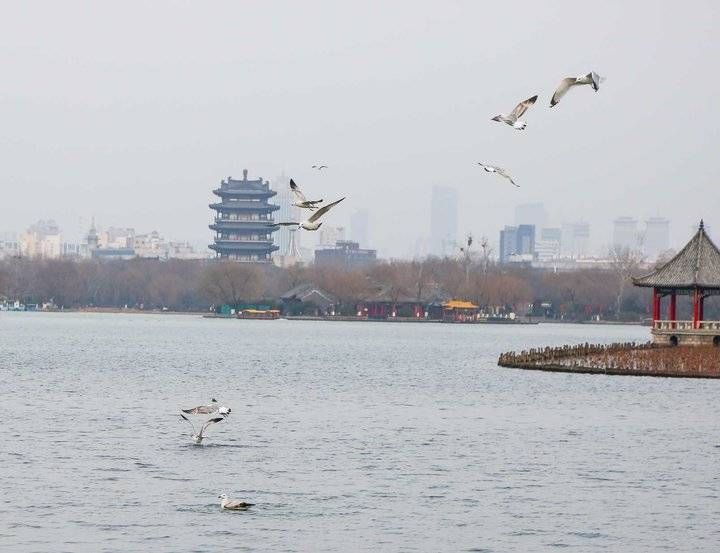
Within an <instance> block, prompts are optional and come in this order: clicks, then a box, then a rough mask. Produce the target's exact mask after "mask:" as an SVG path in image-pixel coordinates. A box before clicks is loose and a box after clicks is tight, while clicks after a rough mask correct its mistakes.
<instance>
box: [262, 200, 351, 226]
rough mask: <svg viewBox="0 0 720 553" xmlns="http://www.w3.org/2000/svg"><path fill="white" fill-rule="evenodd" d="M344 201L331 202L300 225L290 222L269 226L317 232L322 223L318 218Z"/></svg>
mask: <svg viewBox="0 0 720 553" xmlns="http://www.w3.org/2000/svg"><path fill="white" fill-rule="evenodd" d="M344 199H345V198H344V197H343V198H340V199H339V200H337V201H334V202H332V203H330V204H327V205H326V206H323V207H321V208H320V209H318V210H317V211H316V212H314V213H313V214H312V215H311V216H310V217H308V218H307V219H306V220H305V221H303V222H301V223H291V222H287V223H273V224H272V225H271V226H274V225H280V226H283V227H289V226H297V228H298V229H301V228H302V229H305V230H317V229H319V228H320V226H321V225H322V222H319V221H318V219H320V217H322V216H323V215H325V214H326V213H327V212H328V211H330V208H331V207H333V206H335V205H337V204H339V203H340V202H342V201H343V200H344Z"/></svg>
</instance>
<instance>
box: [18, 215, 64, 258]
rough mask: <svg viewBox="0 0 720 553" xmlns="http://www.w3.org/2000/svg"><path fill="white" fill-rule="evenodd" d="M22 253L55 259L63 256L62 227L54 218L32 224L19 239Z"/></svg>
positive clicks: (27, 255)
mask: <svg viewBox="0 0 720 553" xmlns="http://www.w3.org/2000/svg"><path fill="white" fill-rule="evenodd" d="M19 250H20V255H22V256H24V257H42V258H47V259H54V258H58V257H61V256H62V236H61V234H60V227H59V226H58V224H57V223H56V222H55V221H53V220H52V219H47V220H40V221H38V222H37V223H35V224H33V225H30V227H29V228H28V229H27V231H25V232H24V233H23V234H22V235H21V236H20V240H19Z"/></svg>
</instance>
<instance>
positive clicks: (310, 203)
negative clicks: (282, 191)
mask: <svg viewBox="0 0 720 553" xmlns="http://www.w3.org/2000/svg"><path fill="white" fill-rule="evenodd" d="M290 190H292V193H293V194H294V195H295V198H296V199H297V201H296V202H295V203H294V204H293V205H294V206H295V207H300V208H303V209H310V210H313V209H317V205H316V204H319V203H322V200H308V199H307V198H306V197H305V194H303V193H302V192H301V191H300V187H299V186H298V185H297V184H295V181H294V180H292V179H290Z"/></svg>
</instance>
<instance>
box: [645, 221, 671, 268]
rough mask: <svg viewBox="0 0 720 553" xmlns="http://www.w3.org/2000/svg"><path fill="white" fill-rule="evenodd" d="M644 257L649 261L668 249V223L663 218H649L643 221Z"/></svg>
mask: <svg viewBox="0 0 720 553" xmlns="http://www.w3.org/2000/svg"><path fill="white" fill-rule="evenodd" d="M643 245H644V248H645V255H647V257H648V258H649V259H657V258H658V256H659V255H660V254H661V253H663V252H666V251H667V250H668V249H669V248H670V221H669V220H668V219H665V218H664V217H650V218H649V219H647V220H646V221H645V241H644V244H643Z"/></svg>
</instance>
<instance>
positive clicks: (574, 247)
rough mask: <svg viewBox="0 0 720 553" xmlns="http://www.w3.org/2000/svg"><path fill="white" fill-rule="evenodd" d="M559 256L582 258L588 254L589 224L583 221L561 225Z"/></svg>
mask: <svg viewBox="0 0 720 553" xmlns="http://www.w3.org/2000/svg"><path fill="white" fill-rule="evenodd" d="M561 235H562V238H561V240H560V255H561V257H569V258H571V259H582V258H584V257H588V256H589V254H590V224H589V223H586V222H584V221H579V222H576V223H564V224H563V225H562V227H561Z"/></svg>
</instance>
